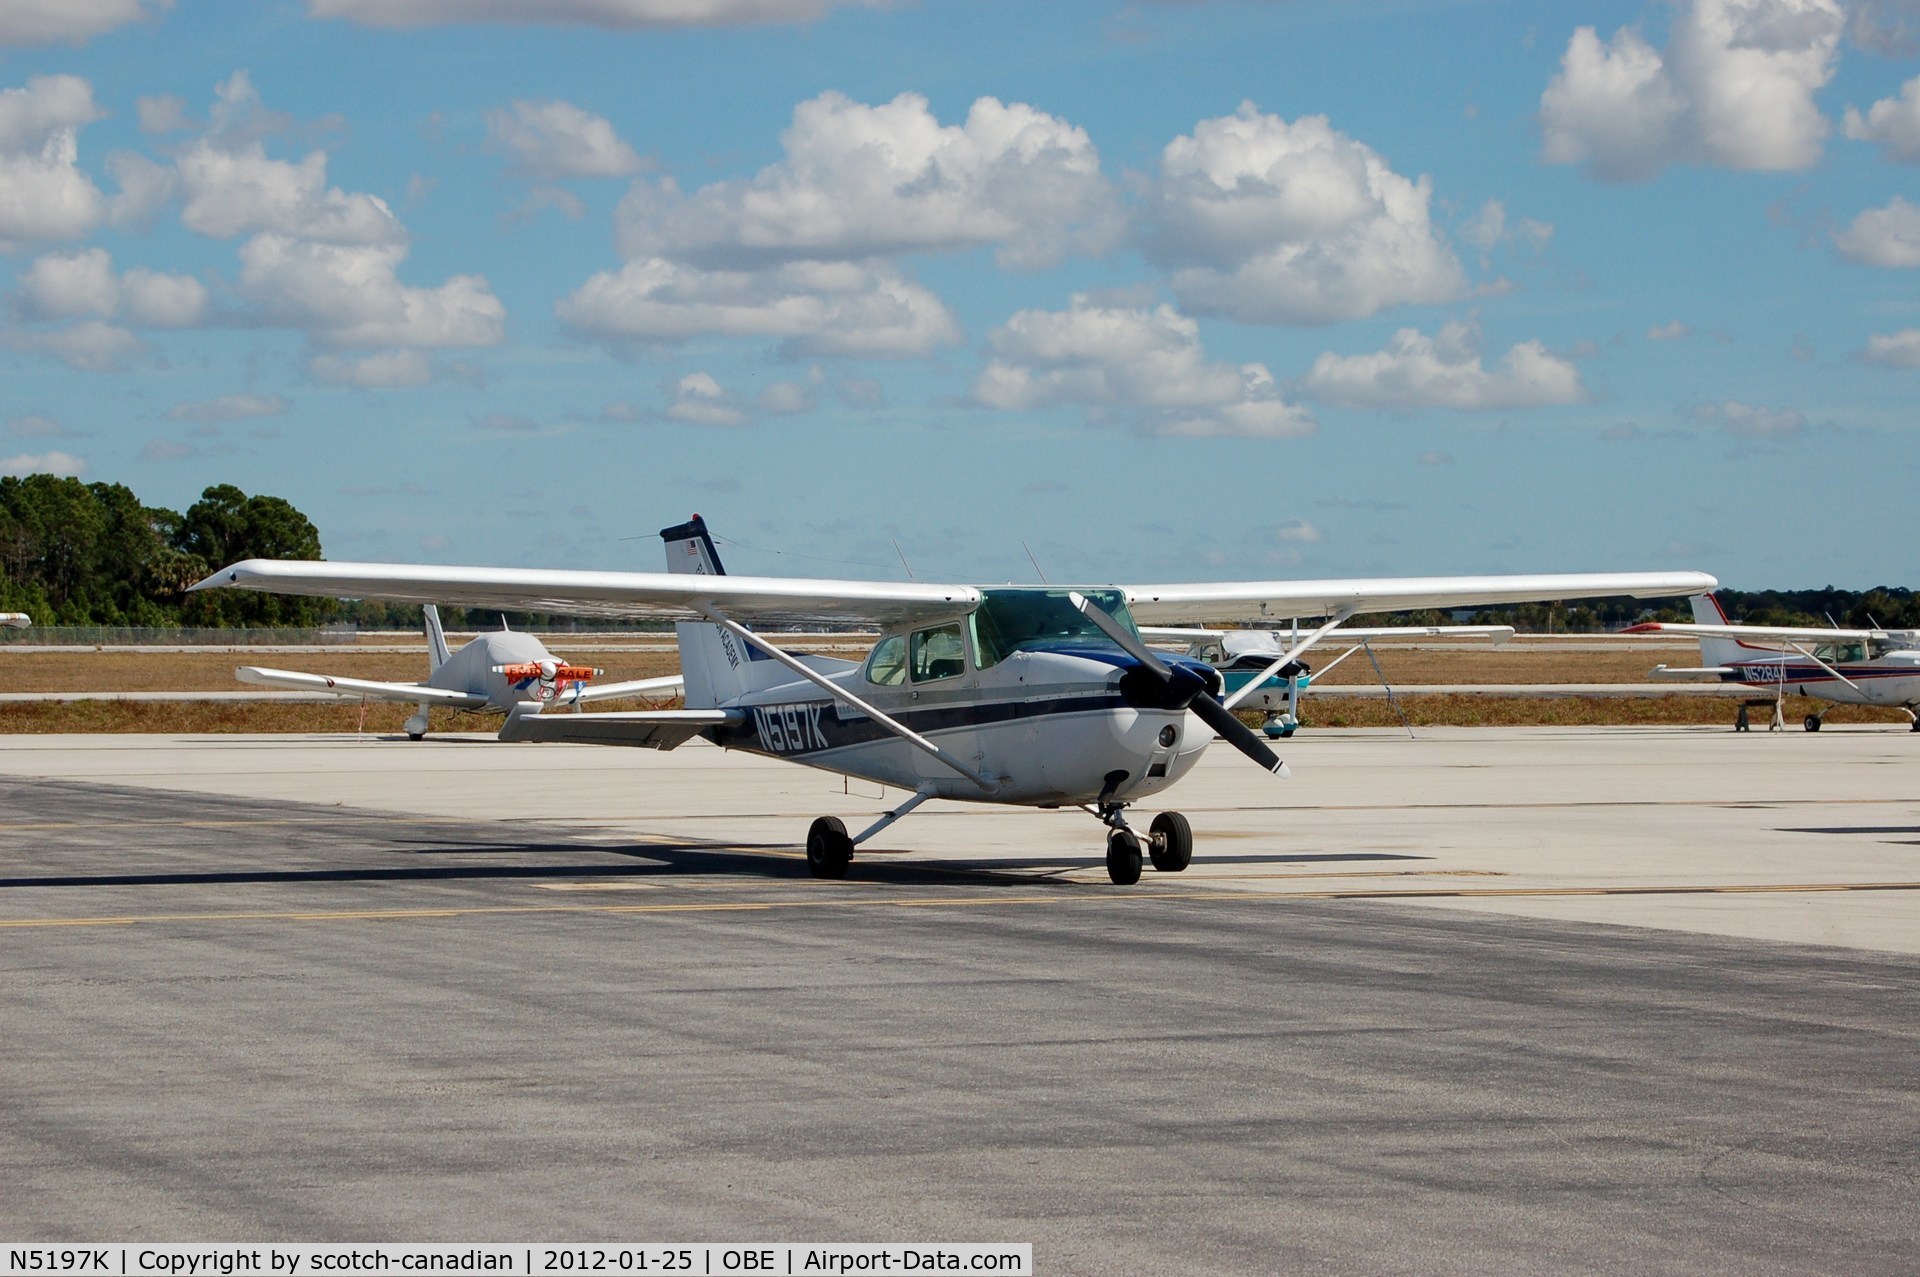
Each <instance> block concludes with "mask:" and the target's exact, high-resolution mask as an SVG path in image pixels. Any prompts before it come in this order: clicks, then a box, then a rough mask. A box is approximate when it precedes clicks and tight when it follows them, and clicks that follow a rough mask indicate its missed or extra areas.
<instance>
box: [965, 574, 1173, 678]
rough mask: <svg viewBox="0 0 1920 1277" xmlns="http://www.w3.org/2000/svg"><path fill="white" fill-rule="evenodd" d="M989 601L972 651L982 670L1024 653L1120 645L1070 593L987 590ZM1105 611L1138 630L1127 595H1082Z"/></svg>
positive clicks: (978, 618)
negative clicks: (1042, 648) (1072, 598)
mask: <svg viewBox="0 0 1920 1277" xmlns="http://www.w3.org/2000/svg"><path fill="white" fill-rule="evenodd" d="M982 593H984V594H985V595H986V601H985V602H983V603H981V605H980V607H979V610H978V611H976V612H975V613H974V614H973V647H974V654H975V658H976V660H977V661H978V663H979V666H980V668H981V669H983V670H984V669H988V668H990V667H992V666H995V665H998V664H999V663H1000V662H1001V661H1004V660H1005V659H1006V658H1007V657H1009V656H1011V655H1013V654H1014V653H1015V652H1018V651H1020V650H1021V649H1023V648H1036V647H1058V646H1061V645H1063V644H1064V645H1068V646H1073V647H1108V648H1117V647H1118V645H1117V644H1116V643H1115V642H1114V641H1113V640H1112V639H1110V638H1108V637H1107V636H1106V634H1105V633H1104V632H1102V630H1101V629H1100V627H1099V626H1097V625H1095V624H1094V623H1093V622H1092V621H1090V620H1088V619H1087V618H1086V616H1085V615H1084V614H1082V613H1081V611H1080V609H1079V608H1077V607H1075V606H1074V605H1073V602H1072V600H1070V599H1069V598H1068V597H1067V594H1068V591H1066V590H1022V589H1003V590H984V591H982ZM1079 593H1080V594H1082V595H1084V596H1085V597H1086V598H1088V599H1089V600H1091V601H1092V602H1093V604H1094V605H1095V606H1097V607H1099V608H1100V609H1101V610H1102V611H1105V612H1107V613H1108V614H1109V615H1111V616H1113V617H1115V618H1117V619H1118V620H1119V622H1120V624H1122V625H1124V626H1125V627H1126V628H1127V629H1129V630H1133V629H1134V628H1135V627H1134V624H1133V616H1132V614H1131V613H1129V612H1128V611H1127V600H1126V596H1125V595H1123V594H1121V593H1120V591H1118V590H1081V591H1079Z"/></svg>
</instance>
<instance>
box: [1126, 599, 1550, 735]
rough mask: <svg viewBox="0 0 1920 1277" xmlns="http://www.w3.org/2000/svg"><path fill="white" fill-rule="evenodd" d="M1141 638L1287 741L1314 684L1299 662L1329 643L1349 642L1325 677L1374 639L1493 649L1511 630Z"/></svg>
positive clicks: (1171, 633)
mask: <svg viewBox="0 0 1920 1277" xmlns="http://www.w3.org/2000/svg"><path fill="white" fill-rule="evenodd" d="M1140 635H1141V637H1142V638H1144V639H1146V640H1147V642H1149V643H1153V644H1156V645H1160V646H1166V645H1169V644H1171V645H1175V646H1178V645H1182V644H1184V645H1185V647H1186V654H1187V655H1188V656H1191V657H1193V658H1194V659H1195V660H1199V661H1205V662H1206V663H1207V664H1209V665H1211V666H1213V668H1214V669H1216V670H1218V671H1220V679H1221V682H1222V689H1221V690H1222V691H1223V692H1224V693H1225V700H1224V702H1223V703H1224V704H1225V705H1226V707H1227V708H1228V709H1237V708H1240V707H1242V706H1244V707H1245V708H1247V709H1257V710H1261V711H1262V712H1264V713H1265V715H1266V721H1265V722H1263V723H1262V724H1261V725H1260V729H1261V730H1262V731H1264V732H1265V733H1266V734H1267V735H1268V736H1269V737H1272V738H1274V739H1276V740H1277V739H1280V738H1283V737H1287V736H1291V735H1293V734H1294V732H1295V731H1297V730H1299V727H1300V697H1301V694H1302V693H1304V692H1305V691H1306V690H1307V688H1308V687H1309V686H1310V685H1311V683H1312V680H1313V667H1312V666H1311V665H1309V664H1308V663H1307V662H1306V661H1304V660H1302V659H1301V658H1302V657H1303V656H1305V655H1306V653H1307V652H1308V651H1309V650H1311V649H1312V648H1314V647H1315V646H1317V645H1318V644H1320V643H1323V642H1325V641H1326V640H1327V639H1329V638H1333V639H1337V640H1338V641H1340V642H1343V643H1344V642H1347V641H1348V640H1352V643H1351V645H1350V646H1349V647H1348V648H1347V650H1346V651H1344V652H1342V653H1340V655H1338V656H1336V657H1334V658H1333V659H1332V660H1331V661H1328V662H1327V663H1326V664H1325V665H1324V666H1322V667H1321V669H1320V677H1322V678H1325V677H1326V676H1327V674H1328V673H1329V672H1330V671H1331V670H1332V669H1333V667H1334V666H1336V665H1338V664H1340V662H1342V661H1344V660H1346V659H1347V658H1348V657H1349V656H1352V655H1353V654H1354V653H1355V652H1358V651H1360V650H1361V649H1362V648H1364V647H1366V646H1367V644H1369V643H1371V642H1373V641H1374V640H1376V639H1411V638H1485V639H1492V640H1493V641H1494V643H1495V644H1502V643H1505V642H1506V641H1507V640H1509V639H1511V638H1512V637H1513V627H1512V626H1511V625H1383V626H1373V627H1368V626H1360V627H1351V628H1349V627H1339V626H1336V627H1334V628H1332V629H1327V628H1325V627H1324V625H1323V624H1320V623H1316V628H1315V629H1314V630H1313V631H1312V632H1311V633H1310V635H1309V636H1308V637H1307V638H1306V639H1305V640H1302V638H1301V637H1300V626H1299V623H1298V622H1297V621H1296V622H1295V623H1294V626H1293V628H1292V629H1291V630H1290V631H1282V630H1202V629H1175V628H1169V627H1163V626H1150V625H1143V626H1141V627H1140Z"/></svg>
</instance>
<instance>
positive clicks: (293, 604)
mask: <svg viewBox="0 0 1920 1277" xmlns="http://www.w3.org/2000/svg"><path fill="white" fill-rule="evenodd" d="M173 546H174V549H176V550H178V551H179V552H180V553H181V554H183V555H185V556H187V558H188V559H190V560H192V561H194V562H195V563H196V564H197V569H198V573H199V574H200V575H204V574H205V573H207V572H213V571H216V570H218V569H220V568H222V567H225V566H226V565H228V564H230V563H237V562H239V561H240V560H242V559H318V558H320V557H321V551H320V533H319V530H318V529H316V528H315V527H314V526H313V523H312V521H311V520H309V519H308V518H307V516H306V515H304V514H302V513H300V511H298V510H296V509H294V507H293V505H292V504H291V503H290V502H288V501H286V500H284V499H283V498H280V497H265V496H253V497H250V496H248V495H247V494H246V493H244V492H242V491H241V490H240V489H239V488H236V487H234V486H233V485H232V484H230V483H222V484H216V485H214V486H213V487H211V488H208V489H207V490H206V491H204V492H202V493H201V494H200V499H199V500H198V501H196V502H194V503H193V504H192V505H190V506H188V507H187V510H186V513H185V514H183V515H181V516H180V521H179V525H178V528H177V529H176V531H175V533H174V536H173ZM332 613H333V601H332V600H331V599H308V598H296V597H291V596H285V595H278V594H255V593H253V592H251V591H244V590H208V591H204V592H202V593H198V594H189V595H187V596H185V599H184V600H183V602H182V604H181V608H180V615H181V620H182V621H184V622H185V623H186V624H188V625H225V626H310V625H318V624H319V623H321V622H322V621H324V620H326V619H327V618H328V617H330V616H331V615H332Z"/></svg>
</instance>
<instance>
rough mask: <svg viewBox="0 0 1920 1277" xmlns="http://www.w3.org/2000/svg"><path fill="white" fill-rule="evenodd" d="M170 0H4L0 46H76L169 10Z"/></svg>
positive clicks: (0, 23) (0, 22) (0, 10)
mask: <svg viewBox="0 0 1920 1277" xmlns="http://www.w3.org/2000/svg"><path fill="white" fill-rule="evenodd" d="M172 4H173V0H147V2H146V3H143V2H142V0H7V3H6V4H4V5H0V45H9V44H13V45H19V44H49V43H52V42H53V41H55V40H67V41H72V42H74V43H78V42H80V41H82V40H85V39H87V38H89V37H90V36H96V35H101V34H104V33H105V32H108V31H111V30H113V29H114V28H115V27H122V26H125V25H126V24H127V23H129V22H138V21H140V20H141V19H142V18H145V17H147V16H149V15H151V14H157V13H162V12H164V11H166V10H167V9H169V8H171V7H172Z"/></svg>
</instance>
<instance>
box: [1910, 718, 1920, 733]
mask: <svg viewBox="0 0 1920 1277" xmlns="http://www.w3.org/2000/svg"><path fill="white" fill-rule="evenodd" d="M1907 730H1908V731H1910V732H1920V718H1916V719H1914V720H1913V726H1912V727H1909V728H1908V729H1907Z"/></svg>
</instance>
